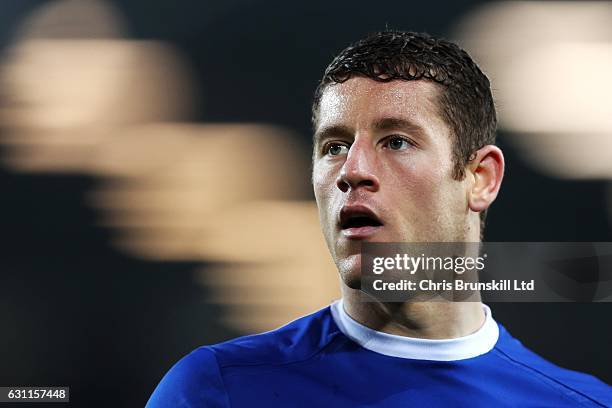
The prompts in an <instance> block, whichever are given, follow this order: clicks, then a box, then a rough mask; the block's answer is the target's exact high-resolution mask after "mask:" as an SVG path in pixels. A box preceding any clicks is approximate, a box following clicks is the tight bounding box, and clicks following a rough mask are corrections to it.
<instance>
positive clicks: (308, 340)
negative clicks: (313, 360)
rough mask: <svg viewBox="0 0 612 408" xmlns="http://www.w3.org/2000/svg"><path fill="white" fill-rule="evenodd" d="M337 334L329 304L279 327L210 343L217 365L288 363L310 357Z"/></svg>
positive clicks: (225, 366) (224, 366)
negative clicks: (214, 343)
mask: <svg viewBox="0 0 612 408" xmlns="http://www.w3.org/2000/svg"><path fill="white" fill-rule="evenodd" d="M338 333H339V330H338V328H337V326H336V325H335V323H334V322H333V318H332V316H331V312H330V308H329V306H327V307H325V308H323V309H321V310H319V311H317V312H315V313H312V314H310V315H307V316H304V317H301V318H299V319H296V320H294V321H292V322H290V323H288V324H286V325H284V326H282V327H280V328H278V329H275V330H272V331H269V332H265V333H259V334H254V335H250V336H244V337H239V338H236V339H233V340H230V341H227V342H224V343H219V344H216V345H213V346H210V349H211V350H212V351H214V353H215V355H216V357H217V360H218V362H219V365H220V367H222V368H227V367H232V366H252V365H263V364H272V365H275V364H287V363H291V362H295V361H302V360H304V359H308V358H310V357H312V355H313V354H316V353H317V352H318V351H320V350H321V349H323V348H324V347H325V346H327V344H329V343H330V342H331V341H332V340H333V338H334V337H335V336H336V335H337V334H338Z"/></svg>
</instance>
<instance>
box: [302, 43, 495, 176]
mask: <svg viewBox="0 0 612 408" xmlns="http://www.w3.org/2000/svg"><path fill="white" fill-rule="evenodd" d="M355 76H363V77H367V78H370V79H373V80H375V81H380V82H388V81H393V80H398V79H399V80H407V81H411V80H419V79H422V80H429V81H433V82H435V83H437V84H439V85H440V86H441V87H440V89H441V92H440V94H439V98H438V102H439V108H440V112H439V113H440V115H441V116H442V118H443V119H444V120H445V121H446V123H447V124H448V125H449V127H450V129H451V131H452V133H453V136H454V138H453V139H454V140H453V141H452V142H453V161H454V170H453V177H455V178H456V179H459V180H460V179H462V178H463V177H464V175H465V174H464V173H465V165H466V164H467V163H468V162H469V161H470V160H471V159H472V158H473V155H474V153H475V152H476V151H477V150H478V149H480V148H481V147H483V146H485V145H488V144H495V131H496V128H497V117H496V113H495V105H494V103H493V96H492V95H491V86H490V83H489V80H488V78H487V77H486V76H485V75H484V74H483V73H482V71H481V70H480V68H478V66H477V65H476V64H475V63H474V61H473V60H472V59H471V58H470V56H469V55H468V54H467V52H465V51H464V50H462V49H461V48H459V47H458V46H457V45H456V44H454V43H452V42H450V41H446V40H444V39H438V38H434V37H432V36H430V35H429V34H426V33H415V32H402V31H382V32H378V33H375V34H372V35H370V36H368V37H367V38H365V39H363V40H360V41H358V42H356V43H354V44H352V45H350V46H349V47H347V48H346V49H344V50H343V51H342V52H340V54H338V56H337V57H336V58H334V60H333V61H332V62H331V64H330V65H329V66H328V67H327V69H326V70H325V74H324V75H323V78H322V79H321V81H320V82H319V85H318V87H317V89H316V91H315V96H314V101H313V105H312V122H313V126H315V127H316V124H317V119H318V112H319V104H320V102H321V97H322V96H323V92H324V91H325V89H326V88H327V86H328V85H329V84H333V83H342V82H345V81H347V80H349V79H351V78H353V77H355Z"/></svg>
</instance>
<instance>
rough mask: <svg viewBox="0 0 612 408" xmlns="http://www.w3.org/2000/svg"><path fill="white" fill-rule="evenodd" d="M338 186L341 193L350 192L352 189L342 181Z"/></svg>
mask: <svg viewBox="0 0 612 408" xmlns="http://www.w3.org/2000/svg"><path fill="white" fill-rule="evenodd" d="M336 185H337V186H338V188H339V189H340V191H342V192H343V193H346V192H347V191H348V190H349V188H350V186H349V184H348V183H347V182H346V181H344V180H342V179H340V180H338V182H337V183H336Z"/></svg>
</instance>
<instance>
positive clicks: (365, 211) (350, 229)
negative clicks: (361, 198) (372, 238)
mask: <svg viewBox="0 0 612 408" xmlns="http://www.w3.org/2000/svg"><path fill="white" fill-rule="evenodd" d="M338 226H339V227H340V229H341V230H342V232H343V233H344V234H345V236H347V237H351V238H364V237H365V236H368V235H371V234H373V233H375V231H377V230H378V227H382V226H383V222H382V221H381V220H380V218H378V216H377V215H376V214H375V213H374V212H373V211H372V210H370V209H369V208H367V207H365V206H361V205H356V206H345V207H343V208H342V210H341V211H340V219H339V223H338Z"/></svg>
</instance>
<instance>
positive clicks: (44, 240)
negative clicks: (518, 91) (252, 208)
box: [0, 0, 612, 407]
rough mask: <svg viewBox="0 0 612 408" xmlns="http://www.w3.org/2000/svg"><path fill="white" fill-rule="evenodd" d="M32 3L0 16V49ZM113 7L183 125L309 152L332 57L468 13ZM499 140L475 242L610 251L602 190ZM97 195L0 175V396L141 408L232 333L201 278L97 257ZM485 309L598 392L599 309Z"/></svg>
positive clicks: (405, 7)
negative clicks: (239, 129) (183, 85)
mask: <svg viewBox="0 0 612 408" xmlns="http://www.w3.org/2000/svg"><path fill="white" fill-rule="evenodd" d="M43 3H47V2H40V1H26V0H10V1H9V0H4V1H3V2H2V4H1V5H0V46H2V47H3V48H4V47H6V46H7V44H9V42H10V40H11V38H12V36H13V35H14V32H15V30H16V28H17V27H18V25H19V23H20V22H21V21H22V20H23V18H24V17H25V16H26V15H27V13H28V12H30V11H31V10H33V9H34V8H35V7H37V6H38V5H40V4H43ZM114 3H116V5H118V6H119V8H120V10H122V11H123V12H124V15H125V17H126V19H127V22H128V24H129V29H130V33H131V37H134V38H141V39H161V40H164V41H167V42H170V43H171V44H173V45H174V46H176V47H177V48H178V49H179V50H180V51H181V52H182V53H183V55H184V57H185V58H186V59H187V60H188V61H189V62H190V63H191V65H192V68H193V71H194V73H195V75H196V78H197V79H198V82H197V84H198V85H197V86H198V87H199V89H198V93H199V94H200V95H201V98H200V103H199V104H198V106H197V109H196V115H195V117H194V120H195V121H201V122H266V123H273V124H279V125H283V126H286V127H289V128H291V129H293V130H295V131H296V134H297V135H299V136H297V137H300V138H301V139H300V140H296V143H299V144H301V145H303V146H309V143H310V137H311V133H310V123H309V117H310V116H309V112H310V101H311V96H312V92H313V90H314V88H315V86H316V84H317V80H318V79H319V77H320V76H321V74H322V72H323V70H324V69H325V67H326V65H327V64H328V63H329V61H330V60H331V58H332V57H333V55H334V54H335V53H336V52H338V51H339V50H341V49H342V48H343V47H345V46H346V45H347V44H348V43H349V42H351V41H354V40H356V39H358V38H359V37H361V36H363V35H365V34H367V33H369V32H372V31H377V30H380V29H383V28H385V27H386V26H389V27H392V28H399V29H409V30H415V31H427V32H429V33H431V34H434V35H443V36H444V35H448V34H449V30H451V28H452V27H453V23H454V22H455V21H456V19H457V18H458V17H459V16H461V15H463V14H464V13H465V12H466V11H468V10H470V9H472V8H473V7H475V6H476V5H477V4H478V3H480V2H477V1H456V0H452V1H451V0H449V1H430V2H427V3H425V2H397V3H389V2H383V3H372V2H365V1H355V0H353V1H335V2H330V1H327V0H326V1H321V0H313V1H308V2H286V1H266V2H263V1H248V0H231V1H225V2H209V1H196V0H193V1H172V2H170V1H161V0H147V1H144V0H133V1H115V2H114ZM58 58H61V56H58ZM40 68H41V71H44V67H40ZM211 79H212V80H211ZM506 137H507V135H506V134H504V133H503V132H500V135H499V141H500V145H501V147H502V148H503V149H504V152H505V154H506V160H507V173H506V178H505V181H504V185H503V188H502V192H501V195H500V196H499V198H498V200H497V202H496V203H495V205H494V208H493V209H492V210H491V211H490V214H489V221H488V227H487V234H486V235H487V240H488V241H612V230H611V227H610V225H611V224H610V221H609V219H608V215H607V209H606V205H609V204H606V199H605V195H606V189H607V188H609V187H608V185H609V182H606V181H589V182H581V181H567V180H559V179H551V178H549V177H547V176H544V175H542V174H538V173H537V172H536V171H534V170H533V169H531V168H530V167H529V166H527V165H526V164H525V163H524V162H523V161H522V160H521V157H519V156H518V155H517V154H516V152H515V151H513V149H512V148H511V146H509V145H507V144H506V143H504V139H505V138H506ZM304 154H305V155H309V152H308V151H307V149H304ZM576 154H580V152H577V153H576ZM96 183H98V180H96V179H95V178H93V177H87V176H77V175H59V174H58V175H53V174H48V175H32V174H22V173H16V172H12V171H10V170H9V169H6V168H0V185H1V186H2V190H1V191H2V195H1V197H2V201H1V203H2V204H1V205H2V207H1V211H0V226H1V231H2V246H1V248H2V249H1V254H2V256H1V258H0V279H1V281H0V322H1V323H2V329H1V330H2V335H0V385H3V386H8V385H69V386H70V387H71V400H72V403H71V405H72V406H87V407H109V406H113V407H119V406H126V407H135V406H143V405H144V404H145V402H146V400H147V398H148V396H149V395H150V393H151V392H152V390H153V388H154V387H155V385H156V384H157V382H158V381H159V380H160V378H161V377H162V375H163V374H164V373H165V372H166V371H167V370H168V369H169V368H170V367H171V365H172V364H173V363H174V362H176V361H177V360H178V359H179V358H180V357H181V356H183V355H184V354H186V353H187V352H189V351H190V350H192V349H193V348H195V347H197V346H199V345H203V344H210V343H215V342H219V341H222V340H225V339H229V338H231V337H235V336H237V335H240V334H243V333H238V332H236V331H235V330H233V329H230V328H228V327H225V326H224V325H223V323H222V322H221V321H220V320H218V316H219V315H220V312H221V310H220V308H221V306H212V305H211V304H210V303H208V302H206V298H207V289H206V288H205V287H202V286H201V285H196V284H195V283H194V279H193V273H194V270H195V269H196V268H198V267H201V266H202V264H201V263H196V262H194V263H178V262H163V263H162V262H151V261H143V260H141V259H137V258H132V257H129V256H127V255H125V254H121V253H119V252H117V251H116V250H114V249H113V248H112V247H111V246H110V245H109V239H110V236H109V234H110V232H109V231H108V230H106V229H104V228H101V227H96V226H95V223H94V218H95V217H94V213H93V210H92V209H91V208H89V207H87V206H86V205H85V204H84V198H83V197H84V194H85V192H86V191H88V190H89V189H90V188H91V187H92V186H95V185H96ZM309 197H310V196H309V195H305V197H304V198H309ZM492 309H493V311H494V315H495V317H496V319H497V320H498V321H500V322H502V323H503V324H504V325H505V326H506V327H507V328H508V330H509V331H510V332H511V333H513V335H514V336H516V337H518V338H519V339H521V340H522V341H523V342H524V344H526V345H527V346H528V347H530V348H532V349H533V350H535V351H536V352H538V353H539V354H541V355H542V356H544V357H546V358H548V359H550V360H552V361H553V362H556V363H557V364H559V365H561V366H564V367H568V368H572V369H576V370H580V371H585V372H588V373H591V374H593V375H596V376H598V377H599V378H600V379H602V380H604V381H606V382H608V383H609V382H612V370H611V367H612V364H611V363H612V353H610V344H612V334H611V330H610V320H609V316H610V313H611V312H612V305H610V304H609V303H607V304H576V303H567V304H493V305H492ZM21 406H23V405H21Z"/></svg>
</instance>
